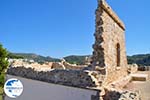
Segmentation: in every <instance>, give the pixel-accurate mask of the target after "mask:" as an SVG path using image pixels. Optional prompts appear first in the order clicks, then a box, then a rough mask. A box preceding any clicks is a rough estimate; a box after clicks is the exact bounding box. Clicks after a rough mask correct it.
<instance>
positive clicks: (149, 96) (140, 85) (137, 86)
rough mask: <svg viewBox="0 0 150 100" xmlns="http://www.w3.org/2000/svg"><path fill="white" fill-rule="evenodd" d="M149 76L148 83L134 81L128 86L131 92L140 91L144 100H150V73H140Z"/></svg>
mask: <svg viewBox="0 0 150 100" xmlns="http://www.w3.org/2000/svg"><path fill="white" fill-rule="evenodd" d="M138 73H144V74H148V75H149V78H148V80H147V81H132V82H131V83H129V84H128V85H127V86H126V89H129V90H138V91H140V92H141V95H142V100H150V71H145V72H138Z"/></svg>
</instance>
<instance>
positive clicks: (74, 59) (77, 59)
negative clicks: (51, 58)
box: [64, 55, 90, 65]
mask: <svg viewBox="0 0 150 100" xmlns="http://www.w3.org/2000/svg"><path fill="white" fill-rule="evenodd" d="M89 56H90V55H85V56H77V55H71V56H67V57H64V59H65V60H66V61H67V62H69V63H71V64H79V65H83V64H85V58H86V57H89Z"/></svg>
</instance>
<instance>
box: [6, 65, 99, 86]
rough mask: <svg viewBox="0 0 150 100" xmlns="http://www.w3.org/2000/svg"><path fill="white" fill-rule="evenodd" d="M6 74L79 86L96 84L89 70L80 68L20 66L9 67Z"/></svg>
mask: <svg viewBox="0 0 150 100" xmlns="http://www.w3.org/2000/svg"><path fill="white" fill-rule="evenodd" d="M7 74H9V75H15V76H20V77H24V78H28V79H33V80H40V81H44V82H48V83H55V84H61V85H66V86H73V87H79V88H88V87H91V88H92V87H97V86H98V84H97V82H96V79H94V76H93V75H91V73H90V72H87V71H82V70H63V69H54V70H49V71H39V70H36V69H34V68H25V67H24V66H22V67H21V66H20V67H9V68H8V70H7Z"/></svg>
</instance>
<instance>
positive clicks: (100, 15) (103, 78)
mask: <svg viewBox="0 0 150 100" xmlns="http://www.w3.org/2000/svg"><path fill="white" fill-rule="evenodd" d="M95 14H96V21H95V23H96V29H95V33H94V36H95V43H94V45H93V49H94V51H93V55H92V61H91V64H90V65H88V67H85V68H80V67H77V66H73V65H70V64H69V63H67V62H65V61H62V64H63V66H62V67H61V66H59V64H58V63H55V67H56V69H54V68H53V69H51V70H46V71H41V70H36V69H35V68H27V67H24V66H18V67H13V66H11V67H9V68H8V70H7V74H10V75H16V76H21V77H25V78H30V79H35V80H40V81H44V82H50V83H55V84H61V85H66V86H73V87H79V88H93V89H97V90H100V91H101V93H100V94H99V97H98V98H96V99H92V100H140V96H139V93H138V92H129V91H122V90H121V89H122V88H123V87H124V86H125V85H126V84H127V83H128V82H129V81H130V80H131V77H130V76H129V75H128V74H129V73H132V71H133V72H135V71H136V68H137V67H134V68H130V69H129V68H128V67H129V66H128V65H127V57H126V49H125V25H124V23H123V22H122V21H121V20H120V19H119V17H118V16H117V15H116V14H115V12H114V11H113V10H112V9H111V7H110V6H109V5H108V4H107V3H106V1H105V0H98V7H97V9H96V12H95ZM57 66H58V68H57ZM130 66H131V65H130ZM66 68H67V69H66ZM75 69H78V70H75ZM130 97H131V98H130Z"/></svg>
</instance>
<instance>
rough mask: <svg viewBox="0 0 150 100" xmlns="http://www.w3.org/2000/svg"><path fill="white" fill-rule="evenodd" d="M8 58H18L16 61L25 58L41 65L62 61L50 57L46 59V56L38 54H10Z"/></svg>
mask: <svg viewBox="0 0 150 100" xmlns="http://www.w3.org/2000/svg"><path fill="white" fill-rule="evenodd" d="M8 58H16V59H19V58H24V59H30V60H34V61H36V62H39V63H43V62H59V61H60V59H57V58H52V57H49V56H47V57H44V56H41V55H37V54H34V53H9V54H8Z"/></svg>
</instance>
